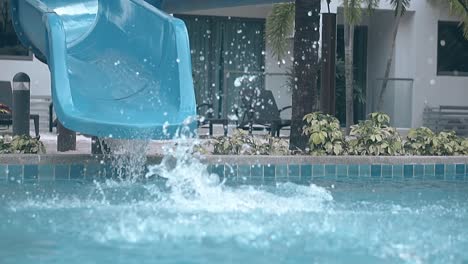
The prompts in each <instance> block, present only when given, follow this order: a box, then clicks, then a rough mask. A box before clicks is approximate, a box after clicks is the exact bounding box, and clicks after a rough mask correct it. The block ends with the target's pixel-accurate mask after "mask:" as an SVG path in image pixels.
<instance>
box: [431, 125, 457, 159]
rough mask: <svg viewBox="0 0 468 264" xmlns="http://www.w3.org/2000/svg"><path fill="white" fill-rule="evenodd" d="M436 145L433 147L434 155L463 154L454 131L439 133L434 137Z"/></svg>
mask: <svg viewBox="0 0 468 264" xmlns="http://www.w3.org/2000/svg"><path fill="white" fill-rule="evenodd" d="M436 141H437V143H438V144H437V145H436V146H435V147H434V153H433V154H434V155H437V156H453V155H460V154H461V153H462V152H463V149H462V147H461V144H460V143H461V139H460V138H459V137H457V135H456V134H455V132H454V131H451V132H440V133H439V134H438V135H437V137H436Z"/></svg>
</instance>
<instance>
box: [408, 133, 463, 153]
mask: <svg viewBox="0 0 468 264" xmlns="http://www.w3.org/2000/svg"><path fill="white" fill-rule="evenodd" d="M405 149H406V151H407V153H408V154H411V155H420V156H453V155H468V139H466V138H461V137H458V136H457V135H456V134H455V132H453V131H452V132H440V133H439V134H436V133H434V132H432V131H431V130H430V129H429V128H426V127H421V128H417V129H411V130H410V131H409V133H408V136H407V140H406V142H405Z"/></svg>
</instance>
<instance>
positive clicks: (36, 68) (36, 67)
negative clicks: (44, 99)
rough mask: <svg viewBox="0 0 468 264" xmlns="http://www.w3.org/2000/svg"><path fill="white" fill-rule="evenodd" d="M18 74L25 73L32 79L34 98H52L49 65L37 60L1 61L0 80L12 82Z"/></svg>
mask: <svg viewBox="0 0 468 264" xmlns="http://www.w3.org/2000/svg"><path fill="white" fill-rule="evenodd" d="M18 72H24V73H26V74H28V75H29V77H30V78H31V95H32V96H50V93H51V90H50V72H49V68H48V67H47V65H45V64H44V63H42V62H40V61H39V60H37V59H35V58H34V59H33V60H32V61H31V60H1V59H0V80H2V81H11V80H13V77H14V76H15V74H16V73H18Z"/></svg>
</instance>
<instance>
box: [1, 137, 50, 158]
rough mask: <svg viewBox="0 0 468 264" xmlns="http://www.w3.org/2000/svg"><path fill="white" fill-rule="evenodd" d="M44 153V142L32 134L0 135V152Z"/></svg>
mask: <svg viewBox="0 0 468 264" xmlns="http://www.w3.org/2000/svg"><path fill="white" fill-rule="evenodd" d="M10 153H11V154H44V153H46V149H45V146H44V144H43V143H42V142H41V141H40V140H39V139H38V138H33V137H30V136H14V137H11V136H4V137H0V154H10Z"/></svg>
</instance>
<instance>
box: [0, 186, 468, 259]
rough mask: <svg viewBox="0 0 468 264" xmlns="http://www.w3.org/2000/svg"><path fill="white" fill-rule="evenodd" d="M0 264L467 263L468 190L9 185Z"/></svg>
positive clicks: (0, 197)
mask: <svg viewBox="0 0 468 264" xmlns="http://www.w3.org/2000/svg"><path fill="white" fill-rule="evenodd" d="M0 219H1V220H0V260H1V263H2V264H10V263H14V264H23V263H67V264H74V263H77V264H78V263H79V264H86V263H125V264H127V263H139V264H140V263H466V262H467V261H468V251H467V250H466V249H467V248H468V184H467V182H466V181H443V180H437V181H435V180H427V181H423V180H413V179H411V180H405V179H401V180H395V179H392V180H385V179H371V178H367V179H343V180H340V179H333V180H327V179H323V180H317V181H316V182H315V183H314V184H312V185H296V184H293V183H279V184H271V185H266V186H265V185H264V186H240V185H224V186H218V185H216V184H214V183H213V182H209V183H206V182H205V183H201V182H190V183H188V182H184V183H179V185H178V186H175V185H170V186H168V185H167V184H165V183H162V182H160V181H151V180H150V181H147V182H138V183H122V182H120V183H117V182H113V181H107V182H100V183H97V182H90V181H53V182H36V183H34V184H28V183H25V184H8V183H5V184H0Z"/></svg>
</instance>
